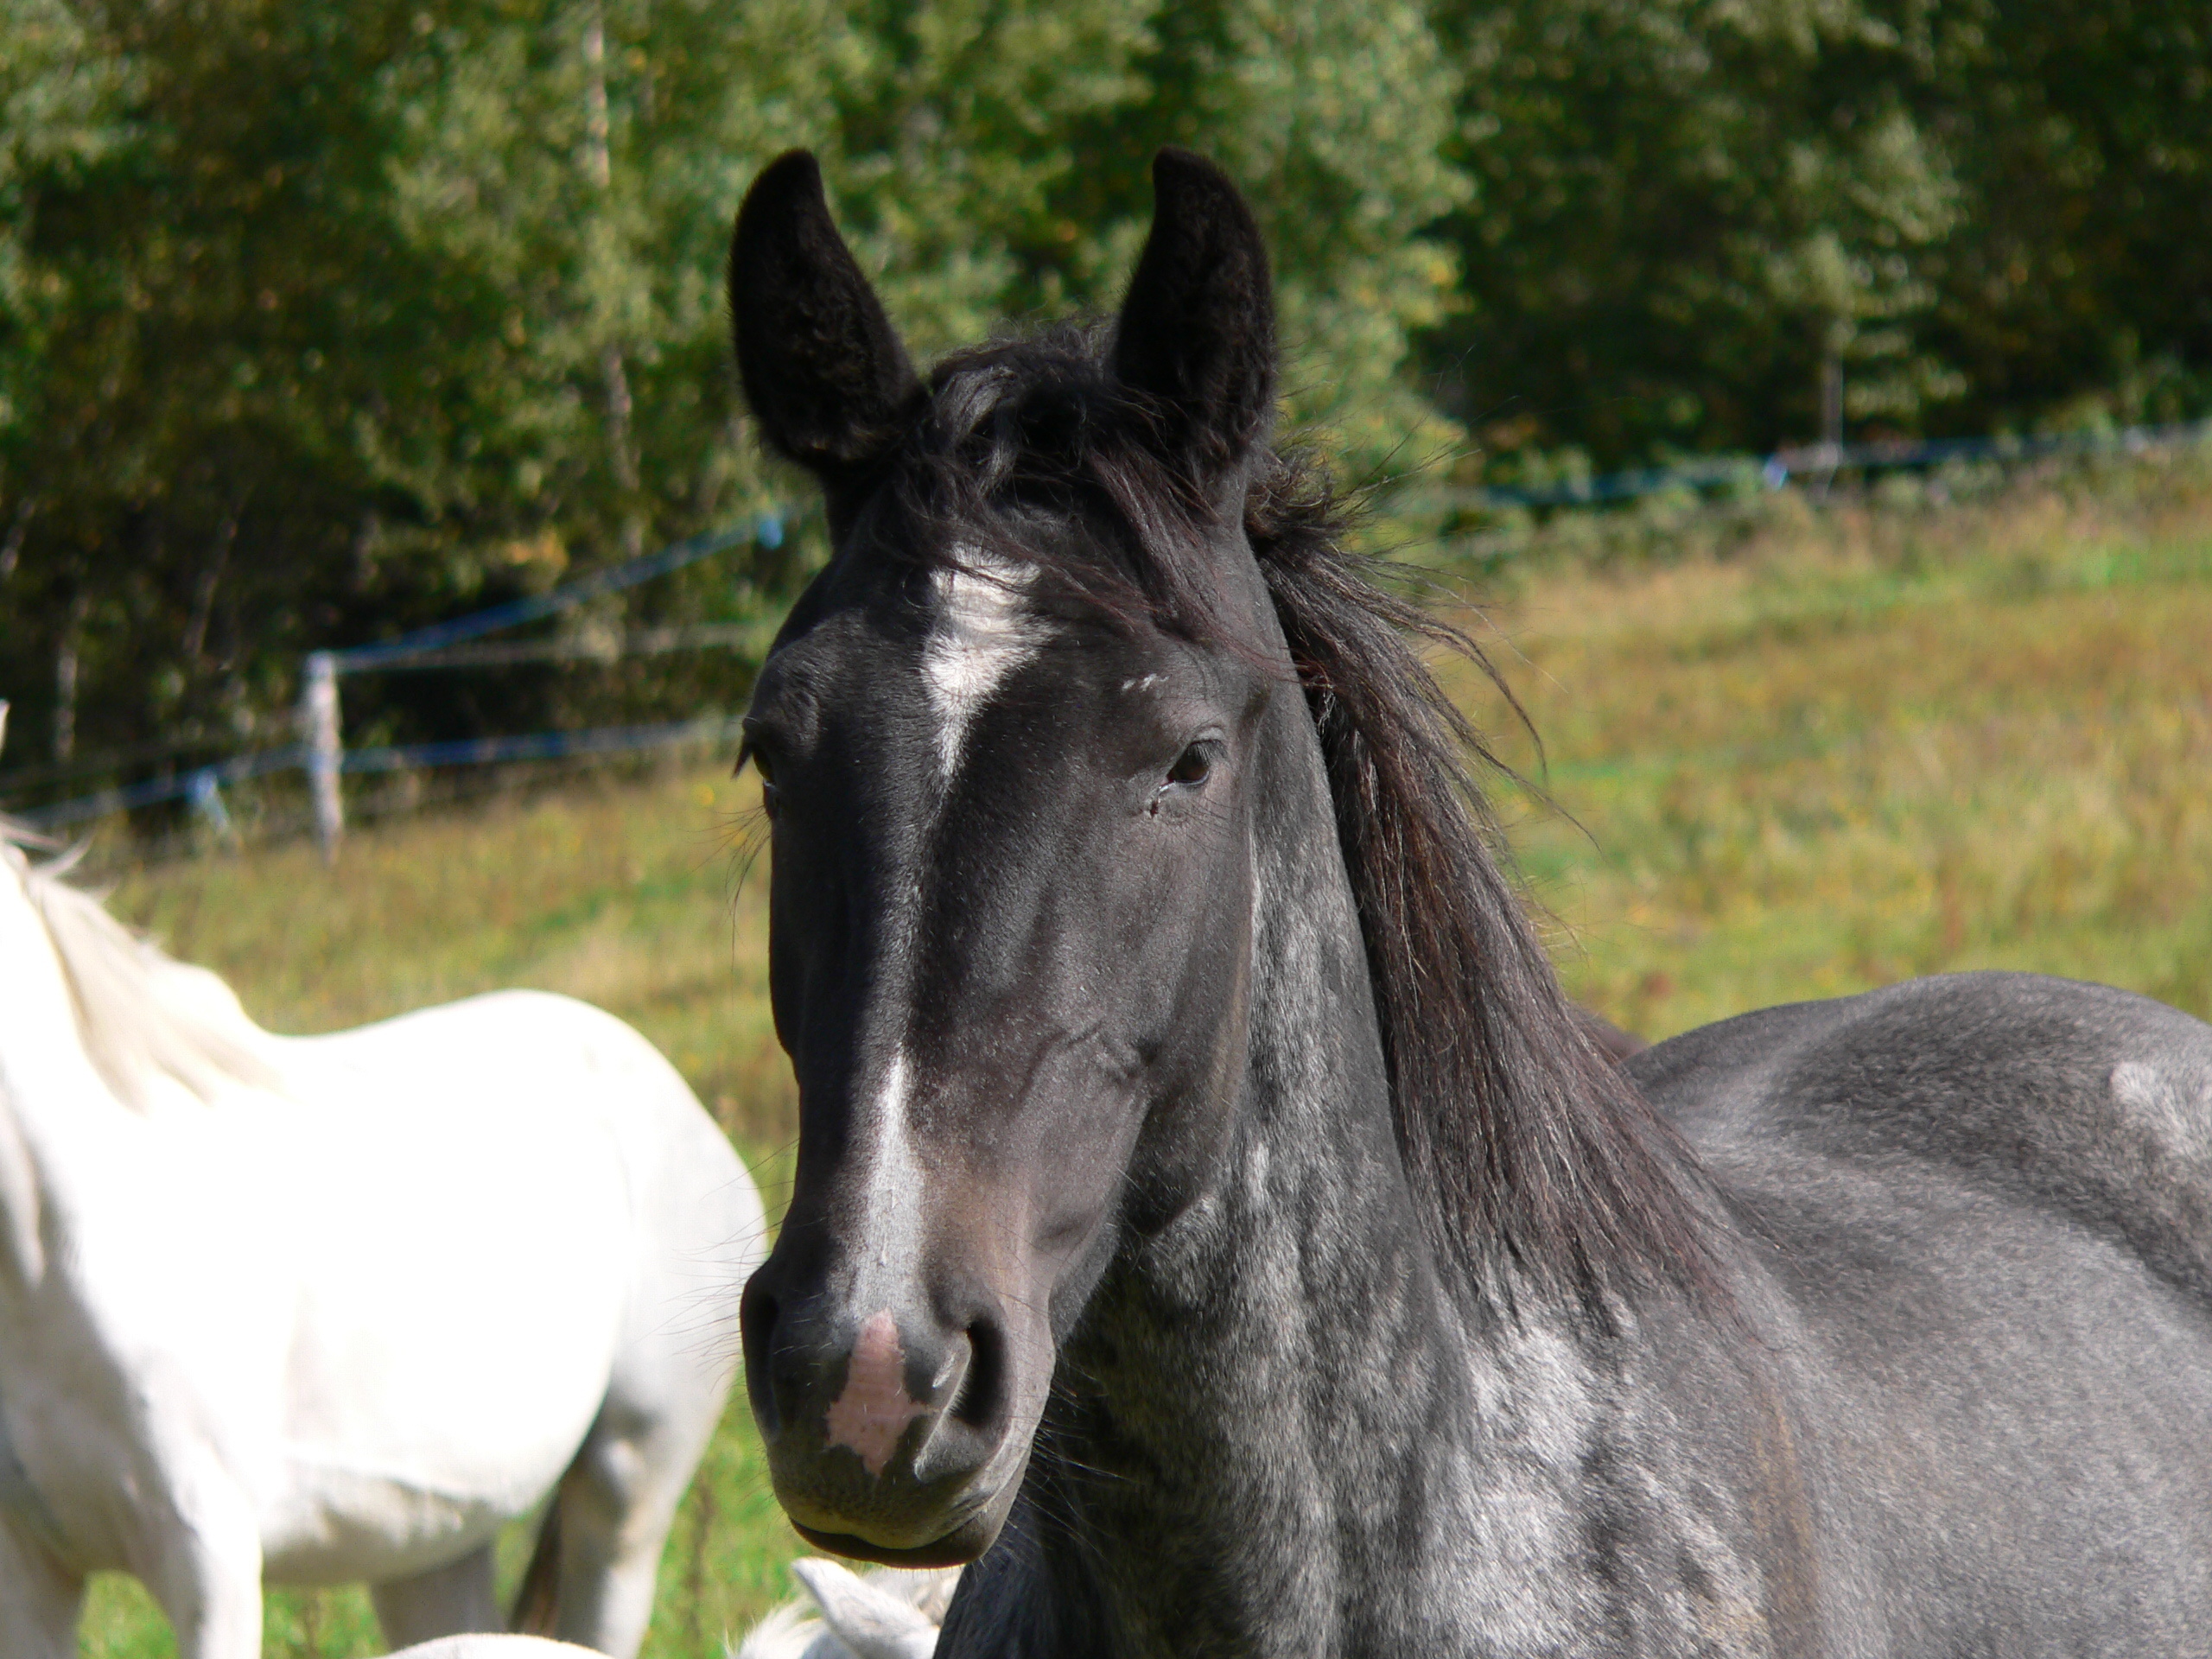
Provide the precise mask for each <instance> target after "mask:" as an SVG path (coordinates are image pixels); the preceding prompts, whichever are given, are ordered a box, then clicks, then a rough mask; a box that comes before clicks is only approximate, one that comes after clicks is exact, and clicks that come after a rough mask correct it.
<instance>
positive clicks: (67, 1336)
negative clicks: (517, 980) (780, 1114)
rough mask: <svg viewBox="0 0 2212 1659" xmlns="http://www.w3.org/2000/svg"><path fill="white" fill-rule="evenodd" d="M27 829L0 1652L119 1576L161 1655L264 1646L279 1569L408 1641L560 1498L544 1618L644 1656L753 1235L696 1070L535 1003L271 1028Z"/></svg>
mask: <svg viewBox="0 0 2212 1659" xmlns="http://www.w3.org/2000/svg"><path fill="white" fill-rule="evenodd" d="M0 709H4V705H0ZM0 830H4V826H0ZM22 839H23V837H22V836H21V835H20V834H16V833H0V1656H5V1659H73V1655H74V1654H75V1651H76V1646H75V1627H76V1622H77V1618H78V1612H79V1605H80V1602H81V1597H82V1590H83V1586H84V1582H85V1576H86V1574H87V1573H92V1572H95V1571H101V1570H109V1571H118V1572H126V1573H132V1574H135V1575H136V1576H137V1578H138V1579H140V1580H142V1581H143V1583H144V1584H145V1585H146V1586H147V1588H148V1589H149V1591H150V1592H152V1593H153V1595H154V1596H155V1598H156V1599H157V1600H158V1601H159V1602H160V1603H161V1605H162V1608H163V1610H164V1611H166V1612H167V1613H168V1617H169V1619H170V1621H171V1623H172V1624H174V1625H175V1630H176V1634H177V1642H178V1647H179V1649H180V1653H181V1659H259V1655H260V1652H261V1589H262V1585H263V1584H264V1581H266V1582H274V1583H285V1584H308V1585H312V1584H334V1583H345V1582H353V1581H360V1580H365V1581H366V1582H368V1583H369V1584H370V1586H372V1595H373V1599H374V1600H375V1603H376V1608H377V1613H378V1618H379V1619H380V1620H381V1621H382V1623H383V1624H384V1627H385V1635H386V1637H387V1639H389V1640H390V1641H391V1643H393V1644H394V1645H395V1646H404V1645H406V1644H408V1643H416V1642H422V1641H424V1640H427V1639H429V1638H431V1637H441V1636H446V1635H448V1634H451V1633H454V1632H456V1631H467V1630H499V1629H500V1628H502V1624H503V1621H502V1620H501V1618H499V1609H498V1607H497V1606H496V1605H494V1601H493V1588H492V1541H493V1534H494V1533H495V1532H496V1531H497V1529H498V1528H499V1524H500V1523H501V1522H504V1521H506V1520H508V1519H509V1518H510V1517H512V1516H518V1515H522V1514H524V1513H525V1512H526V1511H528V1510H530V1509H531V1506H532V1505H534V1504H535V1503H537V1501H538V1500H539V1499H540V1498H541V1497H543V1496H544V1495H545V1494H546V1493H547V1492H548V1491H549V1490H554V1489H556V1488H557V1490H556V1495H555V1498H554V1501H553V1503H551V1504H550V1507H549V1509H548V1510H547V1521H546V1523H545V1526H544V1529H543V1531H542V1533H541V1535H540V1536H539V1540H538V1548H537V1557H536V1559H535V1560H533V1561H532V1564H531V1571H530V1573H529V1574H528V1577H527V1579H526V1580H525V1584H524V1602H525V1603H527V1604H529V1605H531V1606H532V1607H533V1608H534V1609H535V1610H536V1614H537V1616H536V1617H535V1618H533V1619H531V1621H529V1625H530V1627H531V1628H536V1629H540V1630H543V1631H544V1632H545V1633H547V1634H550V1635H555V1636H558V1637H562V1638H563V1639H564V1640H567V1641H570V1642H575V1643H583V1644H586V1645H588V1646H590V1647H593V1648H596V1649H601V1650H602V1651H603V1652H606V1653H609V1654H613V1655H616V1656H620V1659H627V1656H629V1655H631V1654H632V1653H633V1652H634V1651H635V1650H636V1649H637V1646H638V1643H639V1640H640V1638H641V1637H642V1636H643V1635H644V1632H645V1623H646V1619H647V1618H648V1616H649V1614H650V1612H651V1611H652V1592H653V1579H654V1573H655V1571H656V1568H657V1567H658V1561H659V1557H660V1552H661V1545H662V1541H663V1540H664V1537H665V1536H666V1535H667V1531H668V1528H669V1524H670V1522H671V1519H672V1518H673V1516H674V1514H675V1510H676V1506H677V1501H678V1499H679V1498H680V1497H682V1495H683V1489H684V1486H685V1484H686V1483H687V1482H688V1481H689V1479H690V1474H691V1471H692V1468H693V1465H695V1464H696V1461H697V1460H698V1458H699V1455H700V1453H701V1452H702V1450H703V1449H704V1447H705V1446H706V1443H707V1440H708V1437H709V1434H710V1433H712V1432H713V1430H714V1427H715V1421H716V1420H717V1418H718V1417H719V1416H720V1414H721V1408H722V1402H723V1399H724V1396H725V1395H726V1394H727V1392H728V1385H729V1382H730V1378H731V1376H732V1373H733V1371H734V1369H735V1365H736V1341H735V1334H734V1313H735V1311H736V1306H737V1294H738V1291H739V1288H740V1287H741V1285H742V1283H743V1281H744V1280H745V1278H746V1276H747V1274H749V1273H750V1272H751V1271H752V1269H753V1267H754V1266H755V1265H756V1264H757V1262H758V1261H759V1258H760V1253H761V1250H762V1248H763V1238H762V1234H763V1226H762V1221H761V1212H760V1198H759V1196H758V1194H757V1193H756V1192H755V1191H754V1189H753V1183H752V1181H751V1180H750V1179H748V1178H747V1175H746V1173H745V1171H744V1169H743V1167H742V1166H741V1164H740V1163H739V1161H738V1160H737V1158H736V1156H735V1155H734V1154H733V1153H732V1151H731V1150H730V1147H729V1144H728V1141H725V1140H724V1139H723V1137H722V1135H721V1134H720V1133H719V1132H718V1131H717V1130H716V1128H715V1125H714V1124H713V1123H712V1122H710V1121H709V1118H708V1117H707V1116H706V1114H705V1113H704V1112H703V1111H702V1109H700V1106H699V1103H698V1102H697V1100H696V1098H695V1097H694V1096H693V1095H692V1093H691V1091H690V1089H689V1088H687V1087H686V1086H685V1085H684V1083H683V1079H682V1078H681V1077H677V1074H676V1072H675V1071H674V1070H673V1069H672V1068H671V1066H670V1065H669V1064H668V1063H667V1061H666V1060H664V1058H662V1057H661V1056H660V1054H659V1053H658V1052H657V1051H656V1050H655V1049H654V1048H653V1047H652V1046H651V1045H650V1044H648V1043H647V1042H646V1041H645V1039H643V1038H642V1037H640V1036H639V1035H638V1033H636V1032H634V1031H632V1030H631V1029H630V1027H627V1026H626V1025H624V1024H623V1023H622V1022H621V1021H620V1020H616V1019H614V1018H613V1016H611V1015H609V1014H605V1013H602V1012H601V1011H600V1010H598V1009H596V1008H593V1007H588V1006H587V1005H585V1004H583V1003H581V1002H575V1001H569V1000H567V999H565V998H562V997H556V996H548V995H537V994H534V993H528V992H512V991H511V992H501V993H499V994H497V995H490V996H481V997H475V998H472V999H471V1000H469V1001H465V1002H457V1003H454V1004H451V1005H450V1006H448V1007H438V1008H430V1009H426V1010H424V1011H423V1012H420V1013H416V1014H408V1015H405V1016H404V1017H402V1018H400V1019H397V1020H387V1021H385V1023H383V1024H381V1025H375V1026H369V1027H363V1028H361V1029H359V1030H357V1031H351V1032H344V1033H338V1034H336V1035H333V1036H328V1037H315V1038H280V1037H274V1036H271V1035H270V1033H266V1032H264V1031H263V1030H261V1029H260V1028H259V1027H257V1026H256V1025H254V1024H253V1023H252V1022H251V1020H248V1019H247V1018H246V1016H245V1014H244V1013H243V1012H242V1011H241V1010H240V1008H239V1007H238V1001H237V999H236V998H235V997H233V996H232V995H231V993H230V991H229V989H228V988H227V987H226V986H225V985H224V984H223V983H222V982H221V981H220V980H219V979H217V978H216V977H215V976H213V974H210V973H208V972H207V971H205V970H204V969H196V968H190V967H187V966H185V965H183V964H182V963H177V962H175V961H173V960H171V959H170V958H169V957H166V956H164V955H162V953H161V952H160V951H158V950H156V949H155V948H154V947H152V946H151V945H150V944H145V943H143V942H142V941H141V940H139V939H138V938H137V937H136V936H134V935H132V934H131V933H130V932H128V931H126V930H124V928H123V927H122V926H121V925H119V924H118V923H117V922H116V921H115V920H114V919H113V918H111V917H109V916H108V915H107V913H106V912H105V911H104V910H102V909H101V908H100V906H99V904H98V903H97V902H96V901H95V900H93V899H92V898H90V897H89V896H87V895H86V894H85V893H79V892H77V891H75V890H73V888H71V887H67V886H66V885H64V884H63V883H62V882H60V880H57V879H55V877H54V875H53V874H45V873H41V872H40V871H38V870H35V869H34V868H31V867H30V864H29V861H28V860H27V859H26V857H25V856H24V855H23V853H22V850H21V846H20V843H21V842H22ZM548 1613H550V1618H549V1617H546V1615H547V1614H548Z"/></svg>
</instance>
